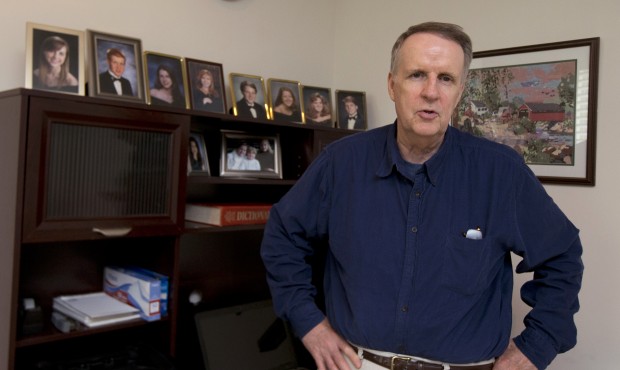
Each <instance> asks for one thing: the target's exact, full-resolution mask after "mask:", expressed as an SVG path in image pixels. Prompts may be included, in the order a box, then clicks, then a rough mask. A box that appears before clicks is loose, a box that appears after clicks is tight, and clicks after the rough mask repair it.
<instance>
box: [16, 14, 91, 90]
mask: <svg viewBox="0 0 620 370" xmlns="http://www.w3.org/2000/svg"><path fill="white" fill-rule="evenodd" d="M84 38H85V35H84V32H83V31H78V30H72V29H68V28H62V27H55V26H49V25H44V24H38V23H32V22H27V23H26V84H25V85H26V88H29V89H38V90H47V91H54V92H61V93H66V94H74V95H84V94H85V85H86V81H85V73H84ZM57 64H60V65H57ZM56 69H60V74H58V73H56V71H54V70H56Z"/></svg>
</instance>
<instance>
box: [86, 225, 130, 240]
mask: <svg viewBox="0 0 620 370" xmlns="http://www.w3.org/2000/svg"><path fill="white" fill-rule="evenodd" d="M93 231H94V232H96V233H98V234H101V235H103V236H106V237H110V238H113V237H119V236H125V235H127V234H129V233H130V232H131V227H119V228H116V229H99V228H96V227H93Z"/></svg>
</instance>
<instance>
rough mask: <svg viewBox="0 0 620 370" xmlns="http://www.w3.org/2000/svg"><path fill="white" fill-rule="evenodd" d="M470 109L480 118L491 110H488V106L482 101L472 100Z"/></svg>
mask: <svg viewBox="0 0 620 370" xmlns="http://www.w3.org/2000/svg"><path fill="white" fill-rule="evenodd" d="M470 109H471V111H472V112H473V113H474V114H476V115H479V116H481V115H483V114H485V113H487V112H488V111H489V108H487V106H486V104H484V103H483V102H481V101H480V100H472V101H471V103H470Z"/></svg>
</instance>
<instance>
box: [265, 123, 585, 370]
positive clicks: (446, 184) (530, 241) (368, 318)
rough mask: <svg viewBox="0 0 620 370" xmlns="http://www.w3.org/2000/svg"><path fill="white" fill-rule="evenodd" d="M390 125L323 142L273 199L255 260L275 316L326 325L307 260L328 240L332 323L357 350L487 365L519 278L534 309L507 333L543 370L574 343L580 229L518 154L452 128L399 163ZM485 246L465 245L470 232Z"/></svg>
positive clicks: (301, 326) (501, 341)
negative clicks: (426, 153)
mask: <svg viewBox="0 0 620 370" xmlns="http://www.w3.org/2000/svg"><path fill="white" fill-rule="evenodd" d="M395 128H396V124H392V125H388V126H384V127H380V128H377V129H373V130H370V131H367V132H363V133H358V134H355V135H352V136H349V137H346V138H344V139H342V140H340V141H337V142H335V143H333V144H331V145H330V146H328V147H327V148H326V149H325V150H324V151H323V152H322V153H321V155H320V156H319V157H318V158H317V159H316V160H315V161H314V162H313V163H312V164H311V165H310V167H309V168H308V170H307V171H306V172H305V174H304V175H303V176H302V178H301V179H300V180H299V181H298V182H297V183H296V184H295V186H293V188H292V189H291V190H290V191H289V192H288V193H287V194H286V195H285V196H284V197H283V198H282V199H281V200H280V202H279V203H277V204H275V205H274V207H273V208H272V210H271V212H270V218H269V221H268V223H267V226H266V229H265V235H264V239H263V243H262V247H261V255H262V257H263V260H264V263H265V266H266V268H267V272H268V276H267V278H268V282H269V285H270V288H271V292H272V298H273V300H274V305H275V309H276V312H277V313H278V314H279V315H280V316H282V317H284V318H285V319H287V320H289V321H290V322H291V324H292V326H293V328H294V330H295V331H296V333H297V334H298V335H299V336H303V335H305V334H306V333H307V332H308V331H309V330H310V329H312V328H313V327H314V326H316V325H317V324H318V323H319V322H321V321H322V320H323V319H324V317H325V316H324V313H323V312H322V311H321V310H319V308H318V306H317V304H316V303H315V296H316V293H317V290H316V288H315V287H314V286H313V285H312V282H311V281H312V269H311V267H310V266H309V265H308V263H307V262H306V261H307V258H308V257H309V256H311V255H313V254H314V253H316V250H315V248H320V247H321V246H325V245H327V248H328V251H327V257H326V261H325V264H326V265H325V275H324V291H325V307H326V311H327V312H326V313H325V314H326V315H327V317H328V319H329V321H330V323H331V325H332V326H333V328H334V329H335V330H336V331H337V332H338V333H340V334H341V335H342V336H343V337H344V338H345V339H347V340H348V341H350V342H352V343H355V344H357V345H360V346H363V347H367V348H372V349H375V350H383V351H389V352H396V353H403V354H408V355H413V356H420V357H425V358H429V359H433V360H439V361H444V362H451V363H469V362H476V361H482V360H487V359H491V358H494V357H497V356H499V355H501V354H502V353H503V351H504V350H505V348H506V346H507V345H508V341H509V339H510V331H511V319H512V310H511V301H512V285H513V273H512V262H511V252H512V253H514V254H516V255H519V256H521V257H522V260H521V262H520V263H519V264H518V266H517V272H529V271H534V276H533V280H532V281H531V282H528V283H526V284H525V285H524V286H523V288H522V291H521V293H522V298H523V300H524V301H525V303H527V304H528V305H530V306H532V307H533V308H532V310H531V311H530V313H529V314H528V315H527V317H526V319H525V325H526V329H525V330H524V332H523V333H521V334H520V335H519V336H517V337H516V338H515V343H516V344H517V346H518V347H519V349H521V351H522V352H524V354H525V355H526V356H527V357H528V358H529V359H530V360H531V361H532V362H533V363H534V364H535V365H536V366H537V367H538V368H540V369H542V368H545V367H546V366H547V365H548V364H549V363H550V362H551V360H552V359H553V358H554V357H555V356H556V354H557V353H560V352H564V351H566V350H568V349H570V348H572V347H573V346H574V345H575V342H576V329H575V325H574V320H573V316H574V314H575V312H576V311H577V310H578V307H579V303H578V299H577V293H578V291H579V289H580V286H581V277H582V272H583V265H582V262H581V253H582V247H581V242H580V240H579V236H578V230H577V229H576V228H575V226H574V225H573V224H572V223H571V222H570V221H569V220H568V219H567V218H566V216H565V215H564V214H563V213H562V211H561V210H560V209H559V208H558V207H557V205H556V204H555V203H554V202H553V200H552V199H551V198H550V197H549V196H548V195H547V193H546V192H545V190H544V188H543V187H542V186H541V184H540V183H539V181H538V179H537V178H536V176H535V175H534V174H533V173H532V171H531V170H530V168H529V167H528V166H527V165H526V164H525V163H524V161H523V159H522V158H521V157H520V156H519V155H518V154H517V153H516V151H514V150H513V149H511V148H509V147H507V146H504V145H501V144H497V143H494V142H491V141H489V140H485V139H481V138H476V137H474V136H471V135H469V134H466V133H463V132H460V131H458V130H456V129H454V128H452V127H449V128H448V131H447V132H446V135H445V139H444V142H443V143H442V145H441V147H440V149H439V150H438V152H437V153H435V155H434V156H433V157H432V158H431V159H429V160H428V161H426V162H425V163H424V164H423V165H421V166H415V165H412V164H411V163H408V162H406V161H405V160H404V159H403V158H402V156H401V155H400V152H399V150H398V148H397V145H396V133H395V132H396V130H395ZM478 228H479V229H480V231H481V234H482V238H481V239H478V240H474V239H469V238H466V237H465V236H464V234H465V233H466V232H467V230H470V229H473V230H476V229H478Z"/></svg>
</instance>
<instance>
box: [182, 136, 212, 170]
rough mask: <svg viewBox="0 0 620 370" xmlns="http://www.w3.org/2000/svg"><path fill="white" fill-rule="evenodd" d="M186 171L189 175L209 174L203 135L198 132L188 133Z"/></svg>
mask: <svg viewBox="0 0 620 370" xmlns="http://www.w3.org/2000/svg"><path fill="white" fill-rule="evenodd" d="M187 172H188V173H189V174H190V175H207V176H210V175H211V170H210V169H209V158H208V157H207V146H206V145H205V139H204V137H203V136H202V135H201V134H199V133H195V132H192V133H190V134H189V145H188V154H187Z"/></svg>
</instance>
